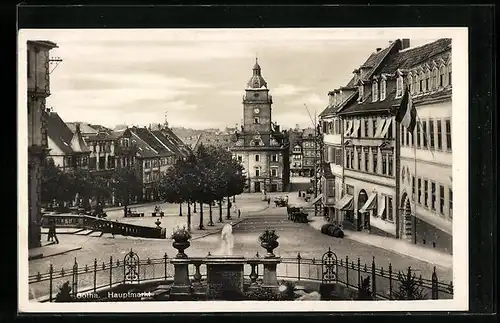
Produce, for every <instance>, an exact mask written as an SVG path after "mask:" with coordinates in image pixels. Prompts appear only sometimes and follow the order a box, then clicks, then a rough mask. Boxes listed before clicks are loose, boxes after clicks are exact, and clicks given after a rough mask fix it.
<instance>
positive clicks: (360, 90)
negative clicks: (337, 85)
mask: <svg viewBox="0 0 500 323" xmlns="http://www.w3.org/2000/svg"><path fill="white" fill-rule="evenodd" d="M363 90H364V89H363V84H360V85H359V86H358V91H359V97H358V102H363V96H364V91H363Z"/></svg>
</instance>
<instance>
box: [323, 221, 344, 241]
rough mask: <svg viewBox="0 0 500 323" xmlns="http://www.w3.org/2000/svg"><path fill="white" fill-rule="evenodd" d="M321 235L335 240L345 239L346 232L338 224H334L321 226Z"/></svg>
mask: <svg viewBox="0 0 500 323" xmlns="http://www.w3.org/2000/svg"><path fill="white" fill-rule="evenodd" d="M321 233H323V234H327V235H329V236H332V237H335V238H343V237H344V231H343V230H342V228H341V227H340V226H338V225H337V224H333V223H327V224H324V225H323V226H321Z"/></svg>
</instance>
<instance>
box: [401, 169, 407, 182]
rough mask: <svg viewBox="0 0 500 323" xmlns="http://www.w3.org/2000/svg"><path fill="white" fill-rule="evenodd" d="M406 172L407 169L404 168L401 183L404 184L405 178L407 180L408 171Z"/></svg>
mask: <svg viewBox="0 0 500 323" xmlns="http://www.w3.org/2000/svg"><path fill="white" fill-rule="evenodd" d="M405 170H406V168H404V167H403V168H402V169H401V181H402V182H403V183H404V181H405V178H406V171H405Z"/></svg>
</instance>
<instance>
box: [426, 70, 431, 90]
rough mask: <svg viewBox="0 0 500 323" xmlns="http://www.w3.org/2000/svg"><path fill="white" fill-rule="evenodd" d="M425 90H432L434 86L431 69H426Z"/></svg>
mask: <svg viewBox="0 0 500 323" xmlns="http://www.w3.org/2000/svg"><path fill="white" fill-rule="evenodd" d="M425 90H426V91H430V90H432V86H431V71H430V70H426V72H425Z"/></svg>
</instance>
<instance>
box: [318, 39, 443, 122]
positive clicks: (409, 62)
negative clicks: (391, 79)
mask: <svg viewBox="0 0 500 323" xmlns="http://www.w3.org/2000/svg"><path fill="white" fill-rule="evenodd" d="M408 45H409V41H407V40H400V39H398V40H395V41H392V42H390V44H389V46H388V47H386V48H385V49H383V50H377V51H376V52H374V53H372V54H371V55H370V56H369V57H368V59H367V60H366V61H365V63H363V64H362V65H361V67H360V68H359V69H356V70H354V73H355V75H354V76H353V77H352V78H351V80H350V81H349V82H348V84H347V85H346V86H343V87H340V88H339V89H336V90H334V91H330V92H329V93H328V95H332V94H334V93H335V92H340V91H346V92H347V93H349V94H348V95H346V96H344V97H343V101H342V102H340V104H337V105H335V106H333V105H329V106H327V107H326V108H325V109H324V110H323V111H322V112H321V113H320V117H325V116H329V115H334V114H336V113H357V112H360V113H370V112H378V111H382V110H384V111H385V110H388V109H390V108H391V107H393V106H395V105H397V104H399V102H400V100H401V99H400V98H398V99H396V98H395V93H396V89H395V88H390V87H389V88H388V89H387V93H386V99H385V100H384V101H376V102H372V100H371V92H370V91H368V93H367V94H366V95H365V98H364V100H363V101H362V102H358V103H357V104H356V103H355V104H352V105H350V106H349V107H348V108H346V106H347V105H348V104H349V103H352V102H356V101H355V100H356V99H357V98H358V96H359V92H358V88H357V87H358V86H359V85H361V84H363V83H366V82H370V80H371V77H372V76H373V75H374V74H385V75H389V76H391V75H392V76H394V75H395V74H396V73H397V72H398V71H407V70H409V69H411V68H414V67H416V66H419V65H420V64H423V63H425V62H426V61H430V60H432V59H433V58H435V57H437V56H439V55H443V54H444V53H447V52H450V53H451V39H449V38H442V39H438V40H436V41H434V42H431V43H428V44H425V45H422V46H419V47H414V48H411V47H409V48H406V47H405V46H408ZM360 70H363V71H362V72H361V73H359V74H357V73H358V72H360ZM431 96H432V98H431ZM450 96H451V89H445V90H443V91H440V92H438V93H431V94H429V95H428V96H425V97H421V98H416V99H415V100H414V102H415V103H418V102H423V101H425V100H432V99H438V98H448V97H450ZM350 110H352V111H350Z"/></svg>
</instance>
